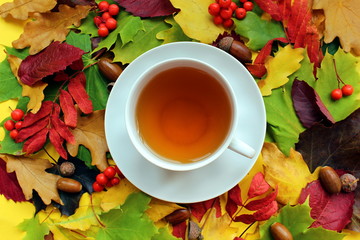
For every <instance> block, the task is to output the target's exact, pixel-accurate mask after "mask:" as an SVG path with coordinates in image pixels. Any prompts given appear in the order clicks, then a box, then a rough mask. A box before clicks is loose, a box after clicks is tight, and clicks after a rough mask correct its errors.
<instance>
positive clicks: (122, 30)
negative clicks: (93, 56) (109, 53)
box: [94, 11, 145, 52]
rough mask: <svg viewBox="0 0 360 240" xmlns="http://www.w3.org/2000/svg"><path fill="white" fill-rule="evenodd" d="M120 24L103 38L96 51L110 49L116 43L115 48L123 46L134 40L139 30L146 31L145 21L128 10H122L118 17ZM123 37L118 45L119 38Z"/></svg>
mask: <svg viewBox="0 0 360 240" xmlns="http://www.w3.org/2000/svg"><path fill="white" fill-rule="evenodd" d="M116 20H117V23H118V26H117V28H116V29H114V30H113V31H112V32H111V33H110V34H109V35H108V36H107V37H106V38H103V39H102V40H101V42H100V43H99V45H98V47H97V48H95V49H94V52H96V51H98V50H100V49H102V48H106V49H110V48H111V47H112V46H113V45H114V44H115V48H118V47H122V46H123V45H125V44H127V43H128V42H131V41H134V39H133V38H134V36H135V35H136V34H137V33H138V32H139V31H144V30H145V29H144V26H143V21H142V20H141V18H140V17H135V16H133V15H131V14H130V13H128V12H125V11H121V12H120V13H119V14H118V16H117V18H116ZM118 38H120V39H121V44H120V45H118V43H117V40H118Z"/></svg>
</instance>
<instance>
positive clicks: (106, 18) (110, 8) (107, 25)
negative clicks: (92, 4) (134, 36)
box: [94, 1, 120, 37]
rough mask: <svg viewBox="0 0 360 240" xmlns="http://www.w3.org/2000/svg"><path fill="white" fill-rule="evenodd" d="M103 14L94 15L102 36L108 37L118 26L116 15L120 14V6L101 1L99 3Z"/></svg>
mask: <svg viewBox="0 0 360 240" xmlns="http://www.w3.org/2000/svg"><path fill="white" fill-rule="evenodd" d="M98 8H99V10H100V13H101V16H95V17H94V23H95V25H96V26H97V27H98V34H99V36H100V37H106V36H107V35H109V32H110V31H112V30H114V29H115V28H116V27H117V21H116V19H115V18H113V17H114V16H116V15H118V14H119V12H120V8H119V6H118V5H116V4H114V3H113V4H109V3H108V2H107V1H101V2H99V4H98Z"/></svg>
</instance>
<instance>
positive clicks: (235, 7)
mask: <svg viewBox="0 0 360 240" xmlns="http://www.w3.org/2000/svg"><path fill="white" fill-rule="evenodd" d="M230 8H231V9H232V10H233V11H235V10H236V9H237V8H238V6H237V5H236V3H234V2H231V3H230Z"/></svg>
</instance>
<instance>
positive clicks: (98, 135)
mask: <svg viewBox="0 0 360 240" xmlns="http://www.w3.org/2000/svg"><path fill="white" fill-rule="evenodd" d="M80 113H81V111H80V110H79V109H78V124H77V127H76V128H75V129H73V130H72V131H71V132H72V134H73V135H74V136H75V140H76V143H75V144H74V145H73V144H69V143H67V144H66V146H67V150H68V152H69V153H70V155H71V156H73V157H74V156H76V155H77V153H78V148H79V145H84V146H85V147H86V148H88V149H89V151H90V153H91V157H92V162H91V164H92V165H96V166H97V168H98V169H99V170H100V171H103V170H104V169H105V168H106V167H107V166H108V163H107V159H106V153H107V152H108V151H109V148H108V145H107V143H106V139H105V129H104V118H105V110H98V111H94V112H93V113H92V114H90V115H87V116H85V117H82V116H80Z"/></svg>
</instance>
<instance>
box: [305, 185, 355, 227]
mask: <svg viewBox="0 0 360 240" xmlns="http://www.w3.org/2000/svg"><path fill="white" fill-rule="evenodd" d="M309 196H310V197H309ZM354 196H355V194H354V192H351V193H342V192H341V193H339V194H328V193H327V192H326V191H325V189H324V188H323V187H322V185H321V183H320V181H319V180H315V181H313V182H311V183H309V184H308V185H307V186H306V188H304V189H303V191H302V192H301V195H300V198H299V203H300V204H302V203H304V202H305V201H306V199H307V198H308V197H309V204H310V207H311V212H310V213H311V217H312V218H313V219H315V221H314V222H313V223H312V224H311V227H313V228H316V227H319V226H322V227H323V228H326V229H329V230H335V231H341V230H342V229H343V228H345V226H346V225H347V224H348V223H350V219H351V216H352V213H353V208H352V206H353V204H354Z"/></svg>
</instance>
